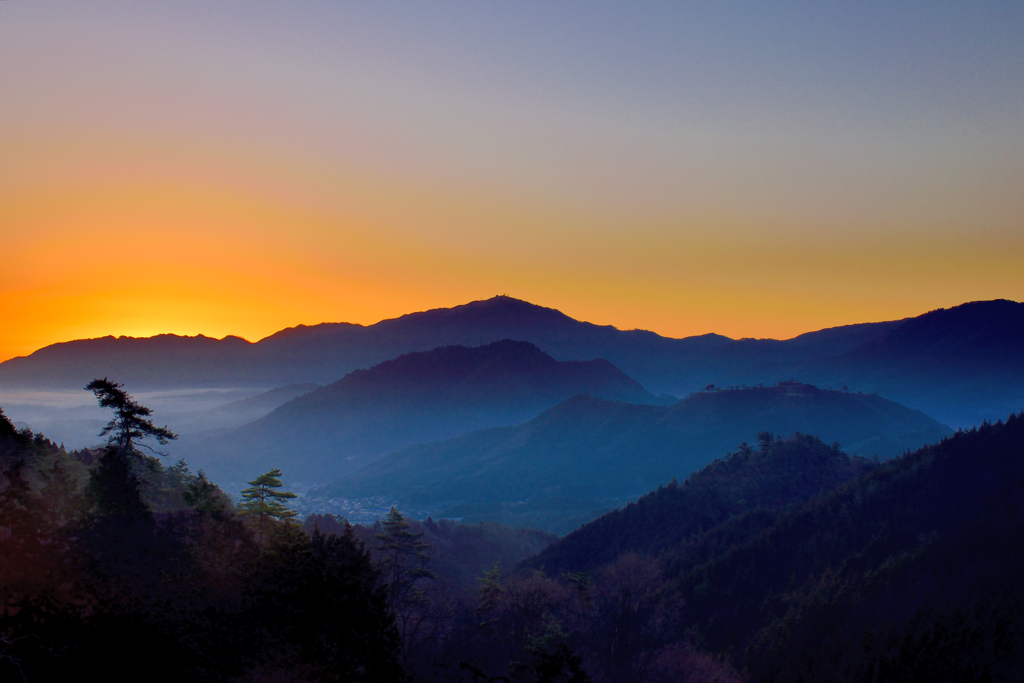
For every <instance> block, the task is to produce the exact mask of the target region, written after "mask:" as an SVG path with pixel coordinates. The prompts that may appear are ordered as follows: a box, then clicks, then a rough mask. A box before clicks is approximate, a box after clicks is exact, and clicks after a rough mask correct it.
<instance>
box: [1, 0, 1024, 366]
mask: <svg viewBox="0 0 1024 683" xmlns="http://www.w3.org/2000/svg"><path fill="white" fill-rule="evenodd" d="M1022 35H1024V3H1021V2H1019V1H1014V2H975V3H963V2H942V1H932V2H900V3H891V2H885V3H873V2H856V3H851V2H827V1H822V2H806V3H789V2H776V3H758V2H730V1H728V0H725V1H718V2H707V3H699V2H692V3H691V2H681V1H674V2H642V1H638V2H630V3H605V2H596V1H591V2H558V3H552V2H487V3H480V2H457V1H450V2H444V3H434V2H416V3H398V2H396V3H376V2H374V3H371V2H366V3H347V2H334V1H332V2H326V1H325V2H290V3H280V2H275V3H271V2H264V1H262V0H246V1H245V2H234V1H230V0H227V1H220V2H217V3H209V2H193V1H192V0H178V1H177V2H174V3H156V2H107V1H90V0H83V1H82V2H76V3H66V2H63V3H61V2H49V1H46V0H31V1H28V0H5V1H3V2H0V240H2V244H3V251H2V252H0V253H2V261H0V311H2V314H0V360H3V359H7V358H10V357H13V356H18V355H26V354H28V353H31V352H32V351H34V350H35V349H38V348H40V347H42V346H45V345H47V344H51V343H54V342H59V341H66V340H70V339H77V338H85V337H96V336H103V335H107V334H114V335H122V334H123V335H131V336H148V335H151V334H157V333H164V332H172V333H177V334H199V333H202V334H206V335H208V336H214V337H218V338H219V337H222V336H225V335H228V334H235V335H239V336H243V337H245V338H247V339H250V340H254V341H255V340H257V339H259V338H261V337H263V336H266V335H268V334H271V333H272V332H274V331H276V330H279V329H281V328H284V327H288V326H292V325H297V324H315V323H319V322H327V321H347V322H357V323H364V324H369V323H373V322H376V321H378V320H381V319H384V318H390V317H395V316H398V315H401V314H403V313H408V312H412V311H417V310H424V309H428V308H437V307H446V306H452V305H457V304H461V303H466V302H468V301H473V300H477V299H483V298H488V297H491V296H494V295H497V294H507V295H510V296H514V297H517V298H520V299H525V300H528V301H531V302H533V303H537V304H541V305H544V306H550V307H554V308H558V309H559V310H562V311H563V312H565V313H567V314H568V315H571V316H573V317H575V318H577V319H582V320H589V321H591V322H596V323H601V324H613V325H616V326H617V327H620V328H623V329H630V328H644V329H650V330H654V331H655V332H658V333H660V334H664V335H668V336H676V337H680V336H687V335H692V334H703V333H707V332H717V333H720V334H725V335H728V336H731V337H775V338H788V337H792V336H795V335H797V334H800V333H802V332H806V331H810V330H815V329H821V328H824V327H830V326H835V325H842V324H847V323H854V322H867V321H876V320H890V319H898V318H903V317H907V316H911V315H918V314H920V313H923V312H925V311H928V310H932V309H935V308H939V307H948V306H953V305H956V304H959V303H963V302H965V301H971V300H979V299H993V298H1008V299H1014V300H1018V301H1019V300H1022V299H1024V267H1022V266H1021V264H1022V263H1024V40H1022V39H1021V36H1022Z"/></svg>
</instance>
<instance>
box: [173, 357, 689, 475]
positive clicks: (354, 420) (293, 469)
mask: <svg viewBox="0 0 1024 683" xmlns="http://www.w3.org/2000/svg"><path fill="white" fill-rule="evenodd" d="M579 393H587V394H590V395H593V396H598V397H601V398H607V399H612V400H619V401H630V402H633V403H664V402H665V399H659V398H658V397H656V396H654V395H652V394H650V393H649V392H647V391H646V390H645V389H644V388H643V387H642V386H640V385H639V384H638V383H637V382H635V381H634V380H632V379H630V378H629V377H627V376H626V375H625V374H623V373H622V371H620V370H619V369H618V368H616V367H615V366H614V365H612V364H611V363H609V362H608V361H605V360H590V361H556V360H555V359H553V358H552V357H551V356H548V355H547V354H545V353H544V352H543V351H541V350H540V349H538V348H537V347H536V346H534V345H532V344H530V343H527V342H518V341H510V340H505V341H500V342H494V343H491V344H487V345H485V346H479V347H465V346H447V347H442V348H438V349H434V350H433V351H428V352H420V353H410V354H405V355H402V356H399V357H398V358H396V359H394V360H390V361H386V362H384V363H381V364H379V365H376V366H374V367H372V368H370V369H368V370H357V371H355V372H352V373H350V374H349V375H346V376H345V377H344V378H343V379H341V380H339V381H337V382H334V383H333V384H330V385H328V386H325V387H322V388H320V389H317V390H315V391H312V392H310V393H308V394H305V395H303V396H300V397H298V398H296V399H294V400H292V401H289V402H288V403H285V404H284V405H282V406H281V407H279V408H277V409H276V410H274V411H273V412H271V413H270V414H269V415H267V416H266V417H264V418H262V419H260V420H258V421H256V422H254V423H253V424H250V425H246V426H245V427H242V428H239V429H237V430H234V431H232V432H229V433H228V434H227V435H226V436H224V437H222V438H218V439H215V440H212V441H210V442H208V443H204V444H193V445H192V446H190V447H185V448H182V449H181V450H180V451H179V450H176V451H175V452H176V454H177V453H181V454H183V455H185V457H186V458H187V459H188V460H189V462H190V463H192V464H193V465H194V466H197V467H199V466H201V467H204V468H206V469H207V471H209V472H210V473H211V475H216V476H218V477H220V478H221V479H226V480H230V479H231V478H232V477H234V478H236V479H238V478H243V477H246V476H255V475H254V474H253V473H258V472H261V471H263V470H265V469H267V468H268V467H280V468H282V469H283V470H285V472H286V473H287V476H288V477H289V478H290V479H295V480H306V481H310V480H314V481H315V480H319V481H325V480H330V479H333V478H336V477H338V476H340V475H341V474H344V473H347V472H350V471H353V470H355V469H358V468H359V467H362V466H364V465H366V464H367V463H369V462H371V461H372V460H374V459H375V458H377V457H379V456H381V455H384V454H386V453H389V452H391V451H393V450H396V449H398V448H402V447H405V446H408V445H411V444H414V443H421V442H424V441H434V440H438V439H445V438H451V437H453V436H457V435H460V434H465V433H467V432H471V431H474V430H478V429H484V428H488V427H495V426H499V425H509V424H516V423H520V422H523V421H525V420H528V419H530V418H531V417H534V416H535V415H537V414H539V413H541V412H542V411H544V410H546V409H548V408H550V407H552V406H554V405H556V404H558V403H560V402H561V401H564V400H565V399H566V398H568V397H571V396H574V395H576V394H579ZM667 400H669V401H671V400H672V399H667Z"/></svg>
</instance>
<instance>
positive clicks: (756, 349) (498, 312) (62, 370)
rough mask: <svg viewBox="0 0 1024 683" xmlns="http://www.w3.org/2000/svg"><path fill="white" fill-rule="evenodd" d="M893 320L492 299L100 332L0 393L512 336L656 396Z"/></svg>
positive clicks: (258, 382) (141, 385) (384, 356)
mask: <svg viewBox="0 0 1024 683" xmlns="http://www.w3.org/2000/svg"><path fill="white" fill-rule="evenodd" d="M897 324H898V323H870V324H861V325H851V326H847V327H839V328H832V329H829V330H822V331H820V332H812V333H809V334H804V335H801V336H799V337H796V338H795V339H792V340H789V341H785V342H780V341H775V340H771V339H764V340H756V339H741V340H738V341H737V340H732V339H729V338H727V337H722V336H720V335H715V334H708V335H703V336H699V337H688V338H686V339H671V338H668V337H662V336H659V335H657V334H655V333H653V332H647V331H643V330H629V331H622V330H618V329H616V328H614V327H612V326H610V325H606V326H601V325H594V324H591V323H586V322H580V321H577V320H574V319H572V318H570V317H569V316H567V315H565V314H563V313H561V312H559V311H556V310H554V309H551V308H544V307H542V306H536V305H534V304H530V303H527V302H525V301H519V300H517V299H513V298H510V297H505V296H499V297H494V298H492V299H488V300H486V301H474V302H472V303H469V304H465V305H462V306H456V307H454V308H442V309H435V310H431V311H424V312H421V313H411V314H409V315H404V316H401V317H399V318H394V319H392V320H384V321H381V322H379V323H376V324H374V325H369V326H365V327H364V326H362V325H353V324H349V323H324V324H321V325H312V326H305V325H299V326H298V327H293V328H289V329H286V330H282V331H280V332H277V333H276V334H273V335H271V336H269V337H267V338H265V339H262V340H260V341H259V342H257V343H255V344H251V343H249V342H247V341H245V340H243V339H240V338H238V337H225V338H224V339H222V340H219V341H218V340H216V339H210V338H208V337H204V336H201V335H200V336H198V337H179V336H176V335H159V336H156V337H150V338H138V339H136V338H131V337H118V338H114V337H103V338H101V339H88V340H81V341H73V342H66V343H62V344H54V345H52V346H48V347H46V348H44V349H40V350H39V351H36V352H35V353H33V354H31V355H30V356H27V357H23V358H14V359H12V360H9V361H6V362H4V363H0V386H8V387H14V386H20V387H32V388H36V389H39V388H65V389H79V388H81V387H83V386H85V384H86V383H88V382H89V381H90V380H92V379H93V378H94V377H116V378H117V379H118V381H120V382H124V383H125V384H126V385H127V386H131V387H133V388H134V390H135V391H142V390H148V389H158V388H179V387H188V388H192V387H200V386H209V387H225V386H257V387H269V386H281V385H285V384H292V383H308V382H314V383H319V384H326V383H329V382H333V381H335V380H337V379H339V378H340V377H343V376H344V375H346V374H348V373H349V372H351V371H352V370H356V369H359V368H367V367H370V366H372V365H376V364H377V363H380V362H382V361H385V360H388V359H391V358H394V357H396V356H398V355H400V354H403V353H409V352H413V351H428V350H430V349H433V348H437V347H440V346H449V345H466V346H478V345H481V344H487V343H490V342H493V341H499V340H501V339H518V340H524V341H529V342H531V343H533V344H535V345H537V346H538V347H540V348H541V349H542V350H543V351H545V352H546V353H548V354H550V355H551V356H553V357H554V358H556V359H559V360H586V359H590V358H606V359H608V360H609V361H611V362H612V363H615V365H616V366H618V367H620V368H622V369H623V371H624V372H626V373H627V374H629V375H630V376H631V377H634V378H636V379H637V380H638V381H640V382H641V383H643V384H644V385H645V386H649V387H651V388H653V389H654V390H655V391H656V392H658V393H661V392H667V393H677V394H678V393H685V392H687V391H690V390H693V389H695V388H698V387H703V386H704V385H705V384H707V383H709V382H719V383H722V382H724V379H723V378H724V377H725V376H726V375H727V374H728V373H729V372H731V371H732V370H734V369H735V368H737V367H747V366H748V365H751V364H758V363H779V362H793V361H798V360H803V359H806V358H810V357H813V356H819V355H822V356H835V355H839V354H841V353H844V352H846V351H849V350H850V349H853V348H855V347H856V346H857V345H859V344H861V343H863V342H864V341H866V340H869V339H873V338H875V337H877V336H879V335H881V334H883V333H885V332H887V331H888V330H890V329H892V328H893V327H895V326H896V325H897ZM777 379H778V377H773V378H772V379H771V381H773V382H774V381H775V380H777Z"/></svg>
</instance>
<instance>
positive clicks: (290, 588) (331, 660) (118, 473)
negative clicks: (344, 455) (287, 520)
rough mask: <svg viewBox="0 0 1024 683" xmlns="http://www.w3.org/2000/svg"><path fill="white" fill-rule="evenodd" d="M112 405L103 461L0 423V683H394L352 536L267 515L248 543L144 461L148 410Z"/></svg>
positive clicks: (177, 479)
mask: <svg viewBox="0 0 1024 683" xmlns="http://www.w3.org/2000/svg"><path fill="white" fill-rule="evenodd" d="M108 384H110V386H107V385H104V391H107V390H110V387H111V386H112V387H113V388H114V389H118V390H120V389H119V387H118V385H113V384H111V383H108ZM104 395H106V394H104ZM125 396H127V395H125ZM115 398H117V397H116V396H115ZM118 400H120V399H118ZM120 405H121V408H122V409H123V410H122V412H121V413H118V415H119V416H118V417H117V418H115V420H114V421H112V425H113V427H111V428H110V429H109V430H107V434H108V436H110V443H109V444H108V447H107V449H106V450H105V451H104V455H103V457H102V458H100V459H99V461H96V460H95V458H94V457H92V455H91V453H85V452H82V453H74V452H72V453H69V452H66V451H64V450H63V449H62V448H59V447H57V446H56V445H54V444H53V443H51V442H49V441H48V440H46V439H44V438H43V437H41V436H38V435H33V434H31V433H29V432H27V431H22V432H19V431H18V430H16V429H14V427H13V425H11V423H10V421H9V420H7V418H6V417H4V416H3V415H2V413H0V680H30V681H34V680H71V679H75V678H81V677H82V676H83V675H91V676H93V677H99V678H101V679H103V680H139V679H146V680H158V681H159V680H197V681H256V680H281V681H284V680H287V681H368V682H369V681H374V682H377V681H379V682H381V683H385V682H387V683H390V682H392V681H402V680H403V679H404V672H403V671H402V669H401V665H400V662H399V638H398V632H397V630H396V629H395V627H394V624H393V620H392V618H391V615H390V612H389V610H388V608H387V594H386V589H385V586H384V584H383V582H382V581H381V577H380V574H379V572H378V570H377V569H376V568H375V566H374V564H373V562H372V559H371V556H370V554H369V552H368V551H367V550H366V548H365V547H364V545H363V544H362V542H360V541H359V540H358V539H356V538H355V537H354V536H353V534H352V533H351V530H347V531H346V532H345V533H342V534H340V535H334V536H331V537H329V538H326V537H324V536H322V535H319V534H314V535H313V537H312V538H310V537H308V536H306V535H305V534H303V533H302V532H301V531H299V530H298V527H297V525H294V524H288V525H286V524H284V523H282V522H280V521H278V520H276V519H273V518H271V519H270V520H269V521H268V524H269V525H270V526H271V527H285V528H286V532H284V533H268V534H267V535H266V539H265V540H264V542H260V539H258V538H257V537H256V536H255V535H254V533H253V532H252V531H251V530H250V528H249V525H247V524H245V523H244V521H243V518H242V517H240V516H239V515H238V513H237V511H236V510H235V508H234V505H233V504H231V502H230V500H229V499H227V497H226V496H224V494H223V492H222V491H220V489H219V488H217V487H216V486H215V485H214V484H212V483H211V482H209V481H208V480H207V479H206V478H205V476H202V475H199V476H196V475H192V474H191V472H189V470H188V468H187V466H185V465H184V463H179V464H178V465H175V466H173V467H170V468H165V467H164V466H163V465H162V464H161V463H160V462H159V461H158V460H157V459H155V458H152V457H148V456H145V455H143V454H142V453H140V452H139V451H138V450H137V448H136V446H138V443H139V442H138V439H139V438H140V437H141V436H142V435H143V434H148V435H149V436H154V434H152V433H150V432H147V430H148V429H149V428H148V426H146V420H142V422H141V423H140V422H136V421H133V419H134V418H132V417H131V416H133V415H134V416H135V417H139V416H140V415H141V416H143V417H145V416H148V415H149V412H148V409H145V408H144V407H142V406H139V405H138V404H133V402H132V401H131V400H130V399H129V400H126V401H124V402H122V404H120ZM112 407H115V410H119V409H118V408H117V407H116V406H112ZM108 426H110V425H108ZM158 433H163V434H164V436H165V437H166V438H169V437H168V434H169V433H170V432H169V430H167V431H166V432H158ZM158 440H159V439H158Z"/></svg>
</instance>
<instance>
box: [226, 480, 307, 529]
mask: <svg viewBox="0 0 1024 683" xmlns="http://www.w3.org/2000/svg"><path fill="white" fill-rule="evenodd" d="M280 477H281V470H279V469H276V468H275V469H272V470H270V471H269V472H266V473H264V474H261V475H260V476H258V477H256V478H255V479H253V480H252V481H250V482H249V488H247V489H245V490H244V491H242V498H243V502H242V503H241V504H240V505H239V506H238V507H239V510H241V512H242V514H243V515H249V516H253V517H256V518H257V520H258V522H259V538H260V541H261V542H262V541H263V539H264V537H265V536H266V526H267V522H268V520H270V519H278V520H281V521H283V522H287V521H289V520H290V519H292V518H293V517H295V516H296V515H297V514H299V513H298V512H296V511H295V510H291V509H289V508H288V507H287V506H286V505H284V503H282V502H281V501H282V500H287V499H289V498H297V497H298V496H296V495H295V494H294V493H292V492H291V491H277V490H276V489H279V488H281V487H282V486H284V484H283V483H282V482H281V479H280Z"/></svg>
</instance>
